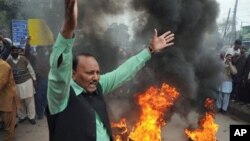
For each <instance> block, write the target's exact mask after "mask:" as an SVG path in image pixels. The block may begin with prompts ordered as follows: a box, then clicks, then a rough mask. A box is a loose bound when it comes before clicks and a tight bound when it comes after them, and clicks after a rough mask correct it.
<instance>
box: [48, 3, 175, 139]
mask: <svg viewBox="0 0 250 141" xmlns="http://www.w3.org/2000/svg"><path fill="white" fill-rule="evenodd" d="M77 10H78V8H77V0H65V19H64V22H63V26H62V28H61V31H60V33H59V35H58V37H57V40H56V43H55V45H54V47H53V51H52V53H51V57H50V65H51V66H50V67H51V68H50V72H49V82H48V95H47V96H48V108H49V112H48V125H49V133H50V134H49V136H50V141H72V140H73V141H82V140H87V141H110V140H112V133H111V129H110V123H109V119H108V115H107V112H106V103H105V101H104V98H103V96H104V95H107V94H108V93H109V92H111V91H112V90H114V89H115V88H117V87H118V86H120V85H122V84H123V83H124V82H125V81H127V80H129V79H130V78H132V77H133V76H134V75H135V74H136V72H137V71H139V70H140V69H141V68H142V67H143V66H144V64H145V63H146V62H147V61H148V60H149V59H150V58H151V53H152V52H154V53H155V54H156V53H157V52H158V51H161V50H162V49H164V48H166V47H169V46H171V45H173V42H172V40H173V39H174V34H172V33H171V32H170V31H168V32H166V33H164V34H163V35H161V36H159V37H158V36H157V30H155V34H154V36H153V37H152V39H151V42H150V47H148V48H145V49H143V50H142V51H141V52H139V53H138V54H137V55H135V56H132V57H131V58H129V59H128V60H127V61H125V63H123V64H122V65H121V66H119V67H118V68H117V69H116V70H114V71H112V72H109V73H107V74H104V75H100V69H99V64H98V62H97V60H96V59H95V58H94V57H93V56H92V55H90V54H86V53H83V54H80V55H78V56H76V57H74V59H73V58H72V46H73V42H74V29H75V28H76V24H77ZM72 61H73V63H72Z"/></svg>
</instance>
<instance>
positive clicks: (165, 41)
mask: <svg viewBox="0 0 250 141" xmlns="http://www.w3.org/2000/svg"><path fill="white" fill-rule="evenodd" d="M173 39H174V34H173V33H171V32H170V31H168V32H165V33H164V34H162V35H161V36H158V35H157V30H155V33H154V35H153V36H152V38H151V41H150V46H149V47H148V48H147V49H144V50H142V51H141V52H140V53H138V54H137V55H135V56H132V57H131V58H129V59H128V60H127V61H125V62H124V63H123V64H122V65H120V66H119V67H118V68H117V69H115V70H114V71H112V72H110V73H107V74H104V75H102V76H101V79H100V84H101V86H102V89H103V93H104V94H107V93H109V92H110V91H112V90H114V89H115V88H117V87H119V86H120V85H122V84H123V83H124V82H126V81H128V80H130V79H131V78H132V77H133V76H134V75H135V74H136V73H137V72H138V71H139V70H140V69H141V68H142V67H143V66H144V65H145V63H146V62H147V61H148V60H149V59H150V57H151V54H150V53H154V52H160V51H161V50H162V49H164V48H166V47H169V46H171V45H173V44H174V43H173V42H172V41H173Z"/></svg>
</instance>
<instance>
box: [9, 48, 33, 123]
mask: <svg viewBox="0 0 250 141" xmlns="http://www.w3.org/2000/svg"><path fill="white" fill-rule="evenodd" d="M7 62H8V63H9V64H10V66H11V67H12V69H13V75H14V79H15V82H16V85H17V92H18V95H19V97H20V98H21V106H20V108H19V109H18V111H17V115H18V118H19V123H22V122H23V121H25V120H26V119H27V118H28V119H29V121H30V123H31V124H36V121H35V115H36V112H35V102H34V94H35V89H34V87H33V86H34V81H36V76H35V72H34V69H33V68H32V66H31V65H30V62H29V61H28V59H27V58H26V57H24V56H21V55H19V49H18V48H17V47H14V48H13V49H12V51H11V56H10V57H9V59H8V60H7Z"/></svg>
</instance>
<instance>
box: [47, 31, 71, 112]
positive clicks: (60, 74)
mask: <svg viewBox="0 0 250 141" xmlns="http://www.w3.org/2000/svg"><path fill="white" fill-rule="evenodd" d="M73 43H74V38H72V39H65V38H64V37H63V36H62V35H61V34H60V33H59V35H58V37H57V39H56V42H55V44H54V46H53V49H52V53H51V56H50V72H49V76H48V77H49V78H48V90H47V99H48V106H49V110H50V113H51V114H56V113H59V112H61V111H63V110H64V109H65V108H66V106H67V102H68V99H69V90H70V81H71V79H72V46H73Z"/></svg>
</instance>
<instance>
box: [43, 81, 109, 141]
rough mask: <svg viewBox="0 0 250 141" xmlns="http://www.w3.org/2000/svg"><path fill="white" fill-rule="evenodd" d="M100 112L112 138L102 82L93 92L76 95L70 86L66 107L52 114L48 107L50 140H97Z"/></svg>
mask: <svg viewBox="0 0 250 141" xmlns="http://www.w3.org/2000/svg"><path fill="white" fill-rule="evenodd" d="M95 112H97V113H98V115H99V116H100V119H101V121H102V123H103V124H104V126H105V128H106V129H107V131H108V133H109V135H110V140H112V134H111V128H110V124H109V119H108V115H107V110H106V103H105V101H104V98H103V94H102V88H101V86H100V84H98V86H97V90H96V92H95V93H93V94H87V93H81V94H80V95H78V96H76V94H75V92H74V90H73V88H72V87H71V88H70V96H69V101H68V105H67V107H66V109H65V110H64V111H62V112H60V113H57V114H55V115H51V114H50V112H49V110H48V108H47V121H48V126H49V140H50V141H96V117H95Z"/></svg>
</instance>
